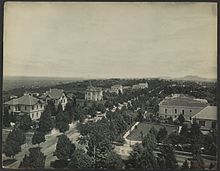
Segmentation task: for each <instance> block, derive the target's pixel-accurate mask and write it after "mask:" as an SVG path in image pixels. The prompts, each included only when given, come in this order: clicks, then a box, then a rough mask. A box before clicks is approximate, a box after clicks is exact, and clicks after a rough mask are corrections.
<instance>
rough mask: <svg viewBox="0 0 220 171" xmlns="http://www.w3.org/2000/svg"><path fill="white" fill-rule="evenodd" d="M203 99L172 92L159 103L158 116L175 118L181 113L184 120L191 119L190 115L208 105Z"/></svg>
mask: <svg viewBox="0 0 220 171" xmlns="http://www.w3.org/2000/svg"><path fill="white" fill-rule="evenodd" d="M208 105H209V104H208V102H207V100H205V99H196V98H194V97H191V96H187V95H183V94H174V95H171V96H168V97H166V98H165V99H164V100H162V101H161V102H160V103H159V116H160V117H161V118H169V117H172V119H173V120H176V119H177V118H178V116H179V115H180V114H182V115H183V116H184V118H185V120H186V121H191V120H192V117H193V116H194V115H195V114H197V113H198V112H200V111H201V110H202V109H204V108H205V107H206V106H208Z"/></svg>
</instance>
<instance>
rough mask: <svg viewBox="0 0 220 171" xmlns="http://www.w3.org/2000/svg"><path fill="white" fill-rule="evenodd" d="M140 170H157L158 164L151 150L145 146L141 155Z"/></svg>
mask: <svg viewBox="0 0 220 171" xmlns="http://www.w3.org/2000/svg"><path fill="white" fill-rule="evenodd" d="M141 168H143V169H148V170H157V169H158V163H157V159H156V157H155V156H154V153H153V149H152V148H150V145H147V146H146V147H145V148H144V150H143V152H142V154H141Z"/></svg>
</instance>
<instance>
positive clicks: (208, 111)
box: [193, 106, 217, 120]
mask: <svg viewBox="0 0 220 171" xmlns="http://www.w3.org/2000/svg"><path fill="white" fill-rule="evenodd" d="M193 118H196V119H206V120H217V107H216V106H207V107H206V108H204V109H202V110H201V111H200V112H199V113H197V114H196V115H194V116H193Z"/></svg>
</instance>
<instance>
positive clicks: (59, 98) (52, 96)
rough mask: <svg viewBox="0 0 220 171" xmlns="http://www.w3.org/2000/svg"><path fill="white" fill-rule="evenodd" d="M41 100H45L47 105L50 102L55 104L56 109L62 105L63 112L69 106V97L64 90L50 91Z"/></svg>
mask: <svg viewBox="0 0 220 171" xmlns="http://www.w3.org/2000/svg"><path fill="white" fill-rule="evenodd" d="M40 98H41V99H43V100H45V102H46V103H47V102H48V101H49V100H51V101H53V102H54V105H55V107H56V108H57V107H58V105H59V104H61V106H62V108H63V110H64V109H65V107H66V104H67V101H68V100H67V96H66V94H65V93H64V90H62V89H50V90H49V91H46V93H44V94H43V95H42V96H41V97H40Z"/></svg>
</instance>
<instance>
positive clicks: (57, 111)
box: [56, 103, 63, 115]
mask: <svg viewBox="0 0 220 171" xmlns="http://www.w3.org/2000/svg"><path fill="white" fill-rule="evenodd" d="M61 112H63V107H62V105H61V103H59V104H58V106H57V110H56V115H57V114H59V113H61Z"/></svg>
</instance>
